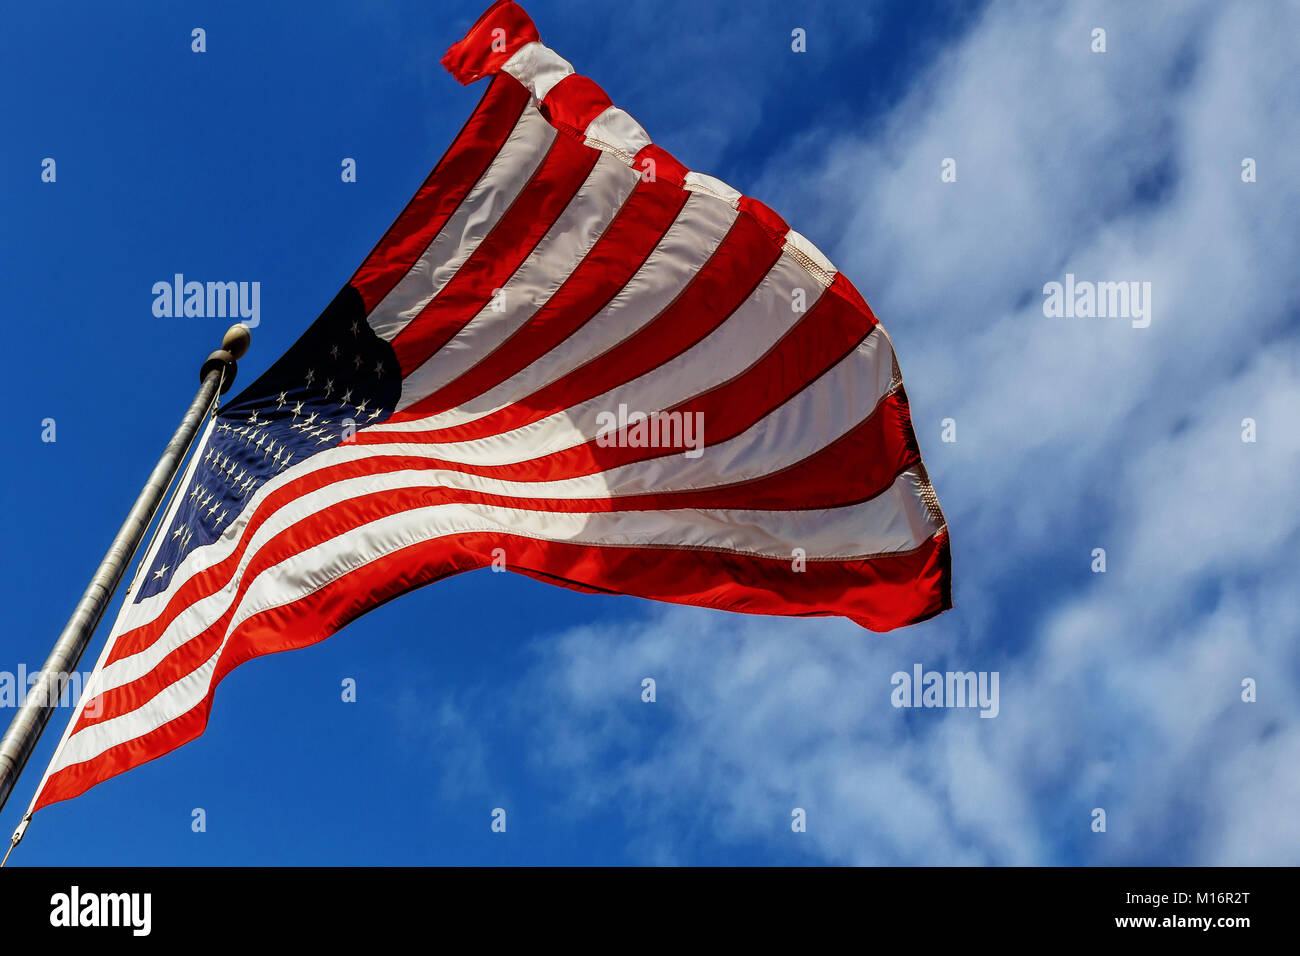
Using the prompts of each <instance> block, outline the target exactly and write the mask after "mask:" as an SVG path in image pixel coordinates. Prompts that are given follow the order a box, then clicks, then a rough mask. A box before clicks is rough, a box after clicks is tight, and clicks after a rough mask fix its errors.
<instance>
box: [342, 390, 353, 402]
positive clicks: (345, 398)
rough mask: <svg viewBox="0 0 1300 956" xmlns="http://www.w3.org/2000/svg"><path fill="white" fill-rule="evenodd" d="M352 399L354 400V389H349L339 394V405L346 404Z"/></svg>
mask: <svg viewBox="0 0 1300 956" xmlns="http://www.w3.org/2000/svg"><path fill="white" fill-rule="evenodd" d="M350 401H352V389H348V390H347V391H346V392H344V393H343V394H342V395H340V396H339V405H346V404H347V403H348V402H350Z"/></svg>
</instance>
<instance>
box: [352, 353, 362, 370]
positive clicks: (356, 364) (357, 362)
mask: <svg viewBox="0 0 1300 956" xmlns="http://www.w3.org/2000/svg"><path fill="white" fill-rule="evenodd" d="M352 367H353V368H361V356H360V355H354V356H352Z"/></svg>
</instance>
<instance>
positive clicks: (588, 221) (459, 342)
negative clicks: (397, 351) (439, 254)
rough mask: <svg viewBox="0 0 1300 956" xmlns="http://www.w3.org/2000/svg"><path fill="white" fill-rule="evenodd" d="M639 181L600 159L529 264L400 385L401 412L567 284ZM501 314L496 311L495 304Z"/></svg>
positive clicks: (502, 337) (610, 160) (481, 353)
mask: <svg viewBox="0 0 1300 956" xmlns="http://www.w3.org/2000/svg"><path fill="white" fill-rule="evenodd" d="M636 183H637V175H636V173H634V172H632V171H631V170H630V169H628V168H627V167H626V166H624V165H623V164H622V163H620V162H619V161H618V160H616V159H614V158H612V157H609V156H604V155H602V156H601V157H600V159H599V160H598V161H597V162H596V165H595V167H593V169H592V171H591V175H589V176H588V177H587V180H586V182H584V183H583V184H582V186H581V187H579V189H578V191H577V193H576V194H575V195H574V197H573V199H572V200H571V201H570V202H569V204H568V205H567V206H566V207H565V209H564V211H563V212H562V213H561V214H560V216H559V217H558V218H557V219H556V220H555V222H554V224H552V226H551V228H550V229H549V230H547V232H546V235H545V236H543V237H542V239H541V241H539V242H538V244H537V246H536V247H535V248H534V249H533V251H532V252H531V253H530V254H529V256H528V258H527V259H525V260H524V262H523V263H522V264H521V265H520V266H519V268H518V269H517V270H516V271H515V273H514V275H512V276H511V277H510V278H509V279H508V280H507V281H506V283H505V285H503V286H502V287H501V291H500V298H499V299H498V298H496V297H495V296H494V299H493V301H491V302H489V303H488V304H487V305H486V306H484V307H483V308H482V309H481V310H480V311H479V312H478V314H477V315H475V316H474V318H472V319H471V320H470V321H469V322H468V323H467V324H466V325H465V327H464V328H462V329H461V330H460V331H459V332H457V333H456V334H455V335H454V336H452V338H451V339H450V340H449V341H448V342H447V344H446V345H445V346H443V347H442V348H441V349H440V350H439V351H437V352H436V353H434V354H433V355H432V356H431V357H430V358H429V359H428V360H427V361H426V362H425V363H424V364H423V365H421V366H420V367H419V368H417V369H416V370H415V371H414V372H412V373H411V374H409V375H407V376H406V378H405V379H404V380H403V381H402V394H401V397H400V398H399V399H398V402H397V409H398V410H399V411H400V410H402V409H404V408H406V407H407V406H409V405H411V404H412V403H414V402H417V401H419V400H420V399H422V398H425V397H427V396H429V395H431V394H433V392H435V391H436V390H437V389H439V388H440V387H442V386H443V385H445V384H446V383H447V382H450V381H451V380H452V379H454V378H456V377H457V376H459V375H461V374H463V373H464V372H466V371H468V370H469V369H470V368H472V367H473V366H474V365H475V364H477V363H478V362H479V361H480V360H481V359H482V358H483V357H484V356H486V355H487V354H488V353H490V352H491V351H492V350H493V349H495V348H496V347H497V346H498V345H500V344H501V343H502V342H504V341H505V340H506V339H507V338H509V337H510V334H511V333H513V332H515V331H517V330H518V329H519V328H520V326H522V325H523V324H524V323H525V322H527V321H528V319H529V318H531V317H532V316H533V315H534V314H535V313H536V312H537V310H538V309H539V308H541V306H542V304H543V303H545V302H546V300H547V299H549V298H550V297H551V296H552V295H554V294H555V291H556V290H557V289H558V288H559V287H560V286H561V284H563V283H564V282H565V280H567V279H568V278H569V276H570V275H571V274H572V273H573V270H574V269H575V268H577V267H578V265H579V263H580V262H581V261H582V259H583V257H584V256H586V254H587V253H588V252H589V251H590V249H591V247H592V246H593V245H595V243H596V240H597V239H599V238H600V236H601V234H602V233H604V231H605V229H606V228H607V227H608V226H609V224H610V222H611V221H612V220H613V218H614V216H615V215H617V213H618V211H619V209H621V208H622V206H623V203H624V202H625V201H626V200H627V197H628V196H629V195H631V193H632V189H633V187H634V186H636ZM498 302H499V303H501V307H503V311H496V308H498V306H497V303H498Z"/></svg>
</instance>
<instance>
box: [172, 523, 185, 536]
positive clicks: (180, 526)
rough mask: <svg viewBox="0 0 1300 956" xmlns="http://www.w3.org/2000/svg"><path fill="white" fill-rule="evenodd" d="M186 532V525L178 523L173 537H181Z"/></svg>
mask: <svg viewBox="0 0 1300 956" xmlns="http://www.w3.org/2000/svg"><path fill="white" fill-rule="evenodd" d="M184 533H185V525H183V524H178V525H177V526H176V530H175V531H173V532H172V537H173V538H179V537H180V536H181V535H183V534H184Z"/></svg>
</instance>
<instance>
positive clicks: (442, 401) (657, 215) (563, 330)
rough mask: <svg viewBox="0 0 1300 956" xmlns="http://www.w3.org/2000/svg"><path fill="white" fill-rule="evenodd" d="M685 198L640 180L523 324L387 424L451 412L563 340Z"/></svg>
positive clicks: (600, 303) (628, 271)
mask: <svg viewBox="0 0 1300 956" xmlns="http://www.w3.org/2000/svg"><path fill="white" fill-rule="evenodd" d="M689 195H690V194H689V193H687V192H685V191H684V190H681V189H678V188H677V187H675V186H673V185H672V184H670V183H665V182H653V183H647V182H639V183H638V184H637V186H636V188H635V189H634V190H633V191H632V194H631V195H630V196H629V197H628V200H627V202H626V203H624V204H623V208H622V209H620V210H619V211H618V214H617V215H616V216H615V217H614V219H613V221H612V222H611V223H610V224H609V227H608V228H607V229H606V230H605V233H604V234H603V235H602V236H601V237H600V239H598V240H597V241H596V243H595V245H593V246H592V248H591V250H590V251H589V252H588V253H587V255H586V257H585V258H584V259H583V261H582V262H581V263H579V264H578V267H577V268H576V269H575V270H574V271H573V272H572V273H571V274H570V275H569V277H568V278H567V279H566V280H565V281H564V284H563V285H561V286H560V288H559V289H557V290H556V291H555V293H554V294H553V295H551V297H550V298H549V299H547V300H546V302H545V303H544V304H543V305H542V307H541V308H540V309H538V310H537V312H535V313H534V314H533V316H532V317H531V318H530V319H529V320H528V321H527V322H526V323H525V324H524V325H523V326H521V327H520V328H519V329H517V330H516V331H515V332H514V334H513V335H511V336H510V338H508V339H507V340H506V341H505V342H503V343H502V344H501V345H499V346H498V347H497V348H496V349H494V350H493V351H491V352H489V353H488V354H487V355H485V356H484V357H483V358H482V359H480V360H479V362H478V363H477V364H476V365H475V366H474V367H473V368H471V369H469V370H468V371H467V372H465V373H464V374H463V375H461V376H460V377H459V378H457V379H455V380H453V381H452V382H450V383H448V384H447V385H445V386H443V387H442V388H440V389H438V390H437V391H435V392H433V393H432V394H431V395H429V396H427V397H425V398H422V399H420V400H419V401H418V402H415V403H414V404H412V405H410V406H409V407H407V408H406V409H404V410H402V411H400V412H396V413H394V414H393V415H391V416H389V418H388V421H389V422H400V421H408V420H410V419H412V418H423V417H424V416H426V415H432V414H435V413H437V412H442V411H446V410H447V409H449V408H455V407H456V406H458V405H460V404H462V403H464V402H466V401H468V400H469V399H471V398H473V397H475V396H476V395H482V394H483V393H484V392H486V391H488V390H489V389H491V388H494V387H496V386H497V385H499V384H501V383H502V382H504V381H506V380H507V379H508V378H510V377H511V376H513V375H515V374H517V373H519V372H521V371H523V370H524V369H525V368H527V367H528V366H529V365H531V364H532V363H533V362H535V361H537V360H538V359H539V358H541V357H542V356H543V355H545V354H546V353H547V352H549V351H551V350H552V349H553V348H556V347H557V346H558V345H560V344H561V343H562V342H564V341H565V339H567V338H568V337H569V336H570V335H572V334H573V333H574V332H576V331H577V330H578V329H579V328H581V327H582V326H583V325H585V324H586V323H587V322H588V321H589V320H590V319H591V318H592V317H593V316H595V315H597V314H598V313H599V312H600V311H601V310H602V309H604V308H605V306H606V305H608V304H609V302H610V300H611V299H613V298H614V296H615V295H617V294H618V293H619V291H620V290H622V288H623V287H624V286H625V285H627V283H628V282H629V281H630V280H631V279H632V277H633V276H634V275H636V273H637V271H638V270H639V269H640V268H641V266H642V265H643V264H644V263H645V260H646V259H647V258H648V257H649V255H650V253H651V252H653V251H654V249H655V247H656V246H657V245H658V244H659V242H660V240H661V239H662V238H663V236H664V233H666V232H667V231H668V229H669V227H670V226H671V225H672V224H673V222H674V221H675V220H676V218H677V215H678V213H680V212H681V209H682V207H683V206H684V205H685V204H686V200H687V198H688V197H689Z"/></svg>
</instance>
